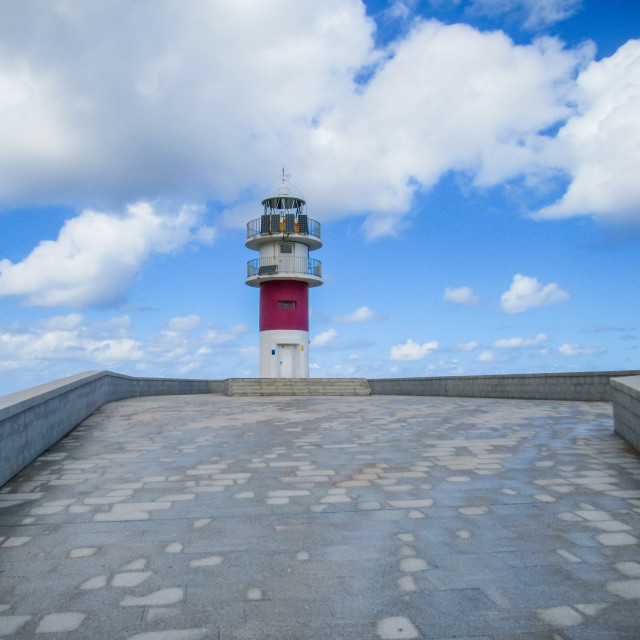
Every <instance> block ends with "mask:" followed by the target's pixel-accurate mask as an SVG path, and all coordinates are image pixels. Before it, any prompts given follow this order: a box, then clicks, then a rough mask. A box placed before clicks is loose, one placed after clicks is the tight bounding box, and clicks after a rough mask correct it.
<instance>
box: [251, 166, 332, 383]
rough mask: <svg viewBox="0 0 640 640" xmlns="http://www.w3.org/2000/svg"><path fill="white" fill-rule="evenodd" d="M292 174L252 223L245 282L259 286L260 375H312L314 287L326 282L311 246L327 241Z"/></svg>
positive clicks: (283, 181) (300, 376) (264, 202)
mask: <svg viewBox="0 0 640 640" xmlns="http://www.w3.org/2000/svg"><path fill="white" fill-rule="evenodd" d="M286 179H287V176H286V175H285V174H284V170H283V177H282V186H280V188H279V189H278V191H277V194H276V195H274V196H271V197H269V198H265V199H264V200H263V201H262V206H263V208H264V209H263V212H262V216H260V217H259V218H257V219H256V220H251V222H249V223H248V224H247V241H246V243H245V245H246V246H247V247H248V248H249V249H254V250H255V251H259V252H260V257H259V258H256V259H254V260H250V261H249V262H248V263H247V280H246V284H248V285H249V286H250V287H259V288H260V377H261V378H308V377H309V287H318V286H320V285H321V284H322V265H321V263H320V262H319V261H318V260H315V259H313V258H310V257H309V252H310V251H313V250H314V249H319V248H320V247H321V246H322V241H321V240H320V224H319V223H318V222H316V221H315V220H311V219H310V218H308V217H307V212H306V202H305V201H304V200H303V199H302V196H301V195H300V194H297V193H294V190H293V189H292V188H291V186H290V183H288V182H287V181H286Z"/></svg>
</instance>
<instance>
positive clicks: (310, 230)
mask: <svg viewBox="0 0 640 640" xmlns="http://www.w3.org/2000/svg"><path fill="white" fill-rule="evenodd" d="M267 229H269V230H265V225H264V223H263V220H262V218H256V219H255V220H251V221H250V222H247V238H253V236H260V235H262V236H268V235H274V234H280V233H287V234H288V233H294V234H298V235H302V236H314V237H315V238H318V239H320V223H319V222H318V221H317V220H313V219H312V218H307V230H306V231H305V230H304V227H303V229H302V230H301V229H300V221H299V219H297V218H296V220H295V223H294V230H293V231H286V230H285V229H286V222H285V218H284V217H281V218H280V224H279V229H278V230H277V231H271V227H270V226H268V227H267Z"/></svg>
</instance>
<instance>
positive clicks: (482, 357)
mask: <svg viewBox="0 0 640 640" xmlns="http://www.w3.org/2000/svg"><path fill="white" fill-rule="evenodd" d="M494 359H495V356H494V355H493V352H492V351H483V352H482V353H480V354H478V356H477V357H476V360H477V361H478V362H491V361H492V360H494Z"/></svg>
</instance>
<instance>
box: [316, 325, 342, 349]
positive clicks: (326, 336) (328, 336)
mask: <svg viewBox="0 0 640 640" xmlns="http://www.w3.org/2000/svg"><path fill="white" fill-rule="evenodd" d="M337 337H338V332H337V331H336V330H335V329H327V330H326V331H323V332H322V333H319V334H318V335H317V336H315V337H314V338H313V340H311V342H310V345H311V346H312V347H325V346H326V345H328V344H329V343H330V342H331V341H332V340H335V338H337Z"/></svg>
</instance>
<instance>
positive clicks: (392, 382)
mask: <svg viewBox="0 0 640 640" xmlns="http://www.w3.org/2000/svg"><path fill="white" fill-rule="evenodd" d="M639 374H640V371H596V372H586V373H532V374H519V375H504V376H501V375H493V376H448V377H441V378H384V379H377V380H369V386H370V387H371V393H372V394H384V395H402V396H449V397H455V396H458V397H467V398H513V399H521V400H581V401H583V402H598V401H599V402H609V401H610V400H611V391H610V384H609V380H610V378H612V377H614V376H615V377H617V376H633V375H639Z"/></svg>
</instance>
